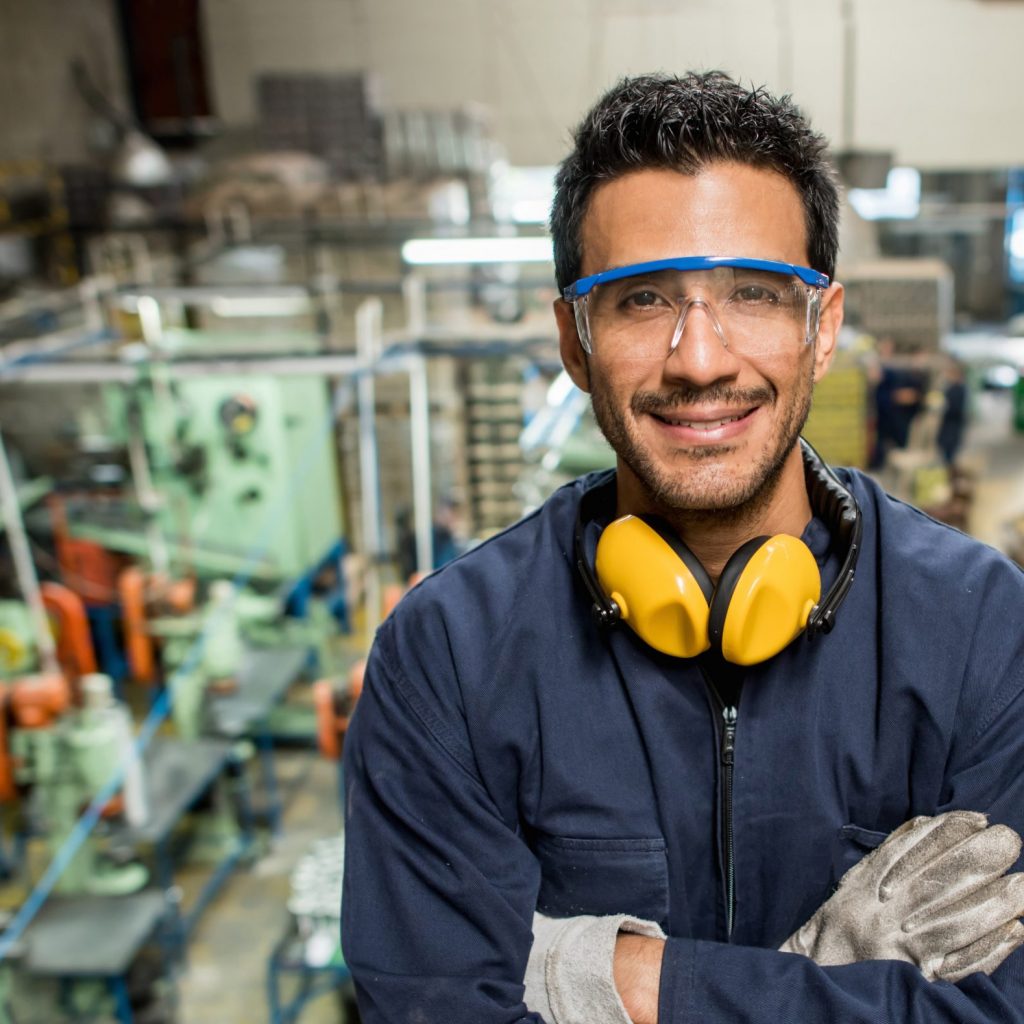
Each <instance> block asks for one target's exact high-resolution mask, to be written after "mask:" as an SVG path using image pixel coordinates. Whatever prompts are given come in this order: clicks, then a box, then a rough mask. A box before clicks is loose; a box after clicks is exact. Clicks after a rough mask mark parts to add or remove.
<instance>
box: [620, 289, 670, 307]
mask: <svg viewBox="0 0 1024 1024" xmlns="http://www.w3.org/2000/svg"><path fill="white" fill-rule="evenodd" d="M622 305H623V306H624V307H625V308H626V309H650V308H652V307H654V306H663V305H665V300H664V298H662V296H661V295H659V294H658V293H657V292H656V291H653V290H652V289H650V288H640V289H637V291H634V292H630V293H629V294H628V295H624V296H623V298H622Z"/></svg>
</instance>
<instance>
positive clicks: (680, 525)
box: [617, 444, 811, 582]
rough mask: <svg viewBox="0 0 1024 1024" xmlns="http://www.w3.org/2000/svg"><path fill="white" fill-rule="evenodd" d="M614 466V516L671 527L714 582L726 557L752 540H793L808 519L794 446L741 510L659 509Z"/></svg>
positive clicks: (804, 486) (800, 462) (799, 458)
mask: <svg viewBox="0 0 1024 1024" xmlns="http://www.w3.org/2000/svg"><path fill="white" fill-rule="evenodd" d="M624 469H625V467H623V465H622V464H621V462H620V464H619V470H618V474H617V476H618V492H617V500H618V513H619V515H625V514H627V513H633V514H643V513H647V514H652V513H653V514H655V515H659V516H662V517H663V518H664V519H666V520H668V522H669V523H671V524H672V527H673V529H674V530H675V531H676V533H678V534H679V537H680V538H681V539H682V541H683V542H684V543H685V544H686V546H687V547H688V548H689V549H690V550H691V551H692V552H693V553H694V554H695V555H696V556H697V558H698V559H700V562H701V564H702V565H703V566H704V568H705V569H706V570H707V572H708V575H709V576H710V577H711V579H712V580H713V581H715V582H717V581H718V577H719V576H720V575H721V573H722V568H723V567H724V566H725V563H726V562H727V561H728V560H729V557H730V556H731V555H732V553H733V552H734V551H735V550H736V549H737V548H738V547H740V546H741V545H742V544H744V543H746V542H747V541H748V540H750V539H752V538H753V537H761V536H769V537H771V536H774V535H775V534H777V533H787V534H790V535H792V536H794V537H799V536H800V535H801V534H802V533H803V532H804V529H805V528H806V526H807V523H808V522H809V521H810V518H811V503H810V500H809V498H808V497H807V484H806V481H805V480H804V466H803V456H802V455H801V453H800V446H799V444H797V445H794V447H793V450H792V451H791V452H790V453H789V456H788V457H787V458H786V461H785V463H784V464H783V467H782V471H781V472H780V473H779V475H778V477H777V478H776V479H775V480H774V481H772V482H771V483H769V484H768V488H769V489H768V490H766V491H763V492H761V493H759V494H758V495H757V496H755V497H754V498H752V499H751V500H750V501H748V502H747V503H745V504H744V505H742V506H739V507H737V508H732V509H716V510H696V511H695V510H682V511H681V510H679V509H672V508H665V507H662V506H660V505H659V504H658V503H657V502H654V501H652V500H651V498H650V497H649V496H648V495H647V494H646V493H644V492H643V491H641V490H640V489H639V488H638V487H637V486H636V484H637V483H638V481H636V479H635V477H633V475H632V473H630V472H629V471H628V469H626V470H625V472H624Z"/></svg>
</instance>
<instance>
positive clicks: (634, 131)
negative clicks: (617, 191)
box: [551, 71, 839, 289]
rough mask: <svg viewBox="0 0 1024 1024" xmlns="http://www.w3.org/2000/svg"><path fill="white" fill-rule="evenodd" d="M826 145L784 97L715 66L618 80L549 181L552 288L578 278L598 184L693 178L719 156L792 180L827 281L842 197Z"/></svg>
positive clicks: (817, 265)
mask: <svg viewBox="0 0 1024 1024" xmlns="http://www.w3.org/2000/svg"><path fill="white" fill-rule="evenodd" d="M827 146H828V144H827V142H826V141H825V138H824V136H822V135H820V134H818V133H817V132H815V131H814V130H813V129H812V128H811V126H810V124H809V123H808V121H807V119H806V118H805V117H804V115H803V114H802V113H801V112H800V110H799V109H798V108H797V107H796V105H795V104H794V103H793V102H792V100H791V99H790V98H789V97H788V96H783V97H781V98H776V97H774V96H772V95H771V94H770V93H768V92H767V90H765V89H763V88H759V89H752V90H751V89H745V88H743V86H741V85H739V84H738V83H737V82H734V81H733V80H732V79H731V78H730V77H729V76H728V75H726V74H724V73H723V72H721V71H708V72H704V73H700V74H697V73H691V74H688V75H684V76H683V77H682V78H678V77H676V76H674V75H642V76H639V77H637V78H624V79H622V81H620V82H619V84H618V85H616V86H615V87H614V88H612V89H611V90H609V91H608V92H607V93H606V94H605V95H604V96H603V97H601V99H600V100H599V101H598V102H597V104H596V105H595V106H594V108H593V109H592V110H591V111H590V113H588V114H587V116H586V117H584V118H583V120H582V121H581V122H580V124H579V126H578V127H577V129H576V131H575V133H574V146H573V150H572V152H571V153H570V154H569V155H568V156H567V157H566V158H565V160H564V161H563V162H562V165H561V166H560V167H559V169H558V174H557V175H556V177H555V199H554V203H553V205H552V207H551V234H552V237H553V239H554V248H555V276H556V278H557V280H558V287H559V288H560V289H564V288H566V287H568V286H569V285H570V284H572V282H573V281H575V280H577V279H578V278H579V276H580V264H581V262H582V251H581V250H582V246H581V241H580V229H581V225H582V222H583V216H584V214H585V213H586V211H587V204H588V202H589V200H590V195H591V193H592V192H593V191H594V189H595V188H596V187H597V186H598V185H600V184H601V183H602V182H606V181H611V180H613V179H615V178H618V177H620V176H622V175H624V174H627V173H629V172H630V171H636V170H640V169H642V168H671V169H673V170H677V171H680V172H682V173H683V174H697V173H699V172H700V171H701V170H702V169H703V168H704V167H706V166H707V165H708V164H710V163H713V162H715V161H718V160H732V161H736V162H738V163H743V164H748V165H750V166H752V167H759V168H765V169H767V170H772V171H776V172H778V173H779V174H781V175H783V176H784V177H785V178H787V179H788V180H789V181H790V182H792V183H793V185H794V186H795V187H796V189H797V191H798V192H799V193H800V198H801V200H802V201H803V205H804V217H805V220H806V224H807V248H808V254H807V255H808V259H809V260H810V264H811V266H812V267H813V268H814V269H815V270H820V271H821V272H822V273H825V274H828V276H829V277H832V276H833V274H834V273H835V261H836V250H837V249H838V247H839V193H838V189H837V186H836V179H835V173H834V171H833V169H832V165H831V164H830V163H829V161H828V158H827V156H826V151H827ZM692 255H702V254H699V253H693V254H692ZM601 269H603V268H601Z"/></svg>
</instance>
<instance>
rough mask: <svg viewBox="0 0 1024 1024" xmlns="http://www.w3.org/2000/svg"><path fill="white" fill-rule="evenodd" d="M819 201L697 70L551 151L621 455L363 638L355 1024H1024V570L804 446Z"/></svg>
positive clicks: (355, 827)
mask: <svg viewBox="0 0 1024 1024" xmlns="http://www.w3.org/2000/svg"><path fill="white" fill-rule="evenodd" d="M838 208H839V204H838V195H837V188H836V185H835V182H834V180H833V174H832V170H831V168H830V165H829V164H828V162H827V159H826V142H825V140H824V139H823V138H822V137H821V136H820V135H817V134H816V133H815V132H814V131H813V130H812V129H811V128H810V126H809V125H808V123H807V122H806V120H805V119H804V118H803V116H802V115H801V114H800V112H799V111H798V110H797V109H796V108H795V107H794V106H793V104H792V103H791V102H790V101H789V100H788V99H787V98H782V99H778V98H775V97H773V96H771V95H769V94H768V93H767V92H765V91H764V90H753V91H751V90H748V89H746V88H744V87H742V86H741V85H739V84H737V83H736V82H734V81H732V80H731V79H729V78H728V77H726V76H725V75H723V74H720V73H707V74H693V75H687V76H685V77H682V78H675V77H670V76H647V77H640V78H634V79H628V80H625V81H623V82H621V83H620V84H619V85H617V86H616V87H615V88H614V89H612V90H611V91H610V92H609V93H608V94H607V95H606V96H604V97H603V98H602V99H601V100H600V102H599V103H598V104H597V105H596V106H595V108H594V109H593V110H592V111H591V112H590V113H589V114H588V115H587V116H586V117H585V118H584V120H583V121H582V123H581V124H580V126H579V127H578V129H577V131H576V135H575V145H574V148H573V151H572V152H571V153H570V155H569V156H568V157H567V159H566V160H565V162H564V163H563V164H562V166H561V169H560V171H559V174H558V178H557V193H556V198H555V203H554V208H553V212H552V219H551V224H552V233H553V236H554V243H555V263H556V273H557V277H558V284H559V288H560V289H561V294H562V297H561V298H560V299H559V300H558V301H557V302H556V304H555V316H556V319H557V324H558V330H559V337H560V345H561V355H562V360H563V363H564V365H565V367H566V369H567V371H568V372H569V374H570V375H571V376H572V379H573V380H574V381H575V382H576V384H577V385H578V386H579V387H580V388H583V389H584V390H586V391H589V393H590V395H591V398H592V402H593V407H594V411H595V414H596V417H597V420H598V422H599V423H600V425H601V428H602V430H603V431H604V433H605V435H606V436H607V437H608V439H609V441H610V442H611V444H612V446H613V447H614V448H615V451H616V453H617V468H616V469H615V470H613V471H608V472H606V473H599V474H593V475H591V476H588V477H585V478H583V479H581V480H578V481H576V482H575V483H573V484H570V485H567V486H566V487H563V488H561V489H560V490H558V491H557V492H556V493H555V494H554V495H552V497H551V498H550V499H549V500H548V501H547V502H546V503H545V504H544V505H543V506H542V507H541V508H540V509H539V510H538V511H537V512H536V513H534V514H533V515H531V516H529V517H527V518H526V519H524V520H523V521H521V522H519V523H517V524H516V525H515V526H513V527H511V528H510V529H509V530H507V531H505V532H504V533H503V534H500V535H499V536H497V537H495V538H492V539H491V540H489V541H487V542H486V543H484V544H481V545H480V546H478V547H477V548H475V549H474V550H473V551H471V552H469V553H468V554H467V555H465V556H464V557H462V558H459V559H456V560H455V561H454V562H453V563H451V564H450V565H449V566H447V567H445V568H444V569H443V570H441V571H439V572H437V573H435V574H434V575H433V576H431V577H430V578H428V579H427V580H425V581H424V582H423V583H422V584H421V585H420V586H418V587H416V588H415V589H414V590H413V591H412V592H411V593H410V594H409V595H408V596H407V597H406V598H405V599H404V600H403V601H402V602H401V604H400V605H399V606H398V608H397V609H396V610H395V611H394V613H393V614H392V615H391V616H390V617H389V618H388V619H387V620H386V622H385V623H384V624H383V626H382V627H381V628H380V630H379V632H378V634H377V638H376V642H375V644H374V647H373V651H372V653H371V656H370V659H369V664H368V667H367V671H366V685H365V690H364V692H363V696H362V698H361V701H360V704H359V707H358V710H357V711H356V713H355V717H354V721H353V724H352V728H351V731H350V733H349V736H348V740H347V743H346V749H345V778H346V784H347V801H346V808H347V816H348V817H347V826H346V867H345V892H344V899H343V948H344V952H345V958H346V961H347V962H348V964H349V966H350V967H351V969H352V972H353V976H354V978H355V983H356V988H357V992H358V996H359V1006H360V1012H361V1014H362V1018H363V1020H364V1022H365V1024H379V1022H384V1021H424V1022H430V1024H435V1022H436V1024H440V1022H445V1024H513V1022H517V1024H525V1022H538V1021H541V1020H545V1021H548V1022H549V1024H606V1022H617V1024H624V1022H629V1021H632V1022H633V1024H648V1022H655V1021H658V1022H660V1024H670V1022H676V1021H680V1022H681V1021H701V1022H702V1024H714V1022H722V1024H725V1022H729V1024H734V1022H737V1021H743V1022H746V1024H778V1022H779V1021H783V1020H794V1021H808V1022H810V1021H844V1022H863V1024H869V1022H870V1024H877V1022H878V1021H904V1020H911V1019H913V1020H921V1021H924V1020H928V1021H938V1020H944V1021H973V1022H983V1021H992V1022H995V1021H1011V1020H1017V1021H1019V1020H1021V1019H1024V960H1022V956H1024V954H1021V953H1019V952H1016V950H1017V948H1018V947H1019V946H1020V944H1021V942H1022V941H1024V927H1022V925H1021V923H1020V922H1019V921H1018V917H1019V916H1020V914H1021V913H1022V911H1024V890H1022V876H1021V875H1019V874H1013V873H1009V874H1008V873H1007V871H1008V869H1010V868H1011V867H1012V866H1013V865H1014V864H1015V863H1016V861H1017V858H1018V856H1019V853H1020V840H1019V839H1018V837H1017V834H1016V833H1017V832H1018V831H1019V830H1020V829H1021V828H1022V827H1024V773H1022V772H1021V770H1020V765H1021V764H1022V763H1024V631H1022V630H1021V629H1020V628H1019V627H1018V626H1017V624H1016V622H1014V620H1013V619H1012V618H1011V620H1010V628H1007V619H1006V614H1007V610H1008V609H1009V610H1010V615H1011V616H1013V615H1014V614H1016V610H1017V609H1020V608H1022V607H1024V576H1022V574H1021V572H1020V571H1019V570H1018V569H1017V568H1016V567H1015V566H1013V565H1011V564H1010V563H1009V562H1007V561H1006V560H1005V559H1003V558H1002V557H1001V556H1000V555H998V554H997V553H996V552H994V551H993V550H991V549H989V548H986V547H983V546H982V545H980V544H978V543H976V542H974V541H973V540H971V539H970V538H967V537H965V536H964V535H962V534H960V533H957V532H956V531H954V530H951V529H949V528H947V527H944V526H942V525H940V524H938V523H936V522H934V521H932V520H930V519H928V518H927V517H925V516H923V515H921V514H920V513H919V512H917V511H916V510H914V509H913V508H910V507H909V506H906V505H903V504H901V503H899V502H895V501H893V500H891V499H890V498H889V497H888V496H886V495H885V494H884V493H883V492H882V491H881V490H880V489H879V487H878V486H877V485H876V484H875V483H874V482H873V481H872V480H871V479H870V478H868V477H866V476H865V475H863V474H860V473H858V472H856V471H854V470H837V471H834V472H833V471H832V470H830V469H829V468H828V467H827V466H825V465H824V463H822V461H821V460H820V458H818V456H817V455H816V454H815V453H814V451H813V450H812V449H810V447H809V446H806V445H804V444H803V443H802V442H801V440H800V430H801V428H802V427H803V424H804V421H805V419H806V417H807V413H808V409H809V407H810V402H811V395H812V391H813V388H814V384H815V382H816V381H818V380H820V379H821V377H822V376H823V375H824V373H825V372H826V371H827V369H828V366H829V363H830V361H831V359H832V355H833V352H834V349H835V345H836V336H837V333H838V331H839V328H840V324H841V322H842V311H843V289H842V286H841V285H840V284H837V283H835V282H834V281H833V280H832V274H833V272H834V266H835V259H836V247H837V221H838ZM837 886H838V890H837Z"/></svg>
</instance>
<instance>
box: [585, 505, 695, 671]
mask: <svg viewBox="0 0 1024 1024" xmlns="http://www.w3.org/2000/svg"><path fill="white" fill-rule="evenodd" d="M594 568H595V570H596V572H597V578H598V581H599V583H600V584H601V589H602V590H603V591H604V593H605V594H606V595H607V596H608V598H609V600H611V601H613V602H614V603H615V604H616V605H617V606H618V609H619V617H620V618H621V619H622V620H623V621H624V622H626V623H628V624H629V626H630V627H631V628H632V629H633V631H634V632H635V633H637V634H638V635H639V636H640V637H641V639H643V640H644V641H645V642H646V643H648V644H650V646H651V647H653V648H654V649H655V650H658V651H661V652H662V653H663V654H671V655H673V656H675V657H677V658H693V657H696V656H697V655H698V654H700V653H702V652H703V651H706V650H707V649H708V647H709V640H708V612H709V604H708V602H709V601H710V600H711V594H712V584H711V580H710V578H709V577H708V574H707V572H706V571H705V570H704V567H703V566H702V565H701V564H700V562H699V561H698V560H697V558H696V557H695V556H694V554H693V553H692V552H691V551H690V549H689V548H687V547H686V545H685V544H683V542H682V541H681V540H679V538H678V537H676V536H675V534H674V532H673V531H672V529H671V527H669V525H668V524H667V523H663V522H662V521H660V520H659V519H658V518H657V517H655V516H644V517H640V516H623V517H622V518H621V519H616V520H615V521H614V522H613V523H610V524H609V525H608V526H606V527H605V529H604V531H603V532H602V533H601V538H600V540H599V541H598V544H597V557H596V559H595V563H594Z"/></svg>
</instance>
